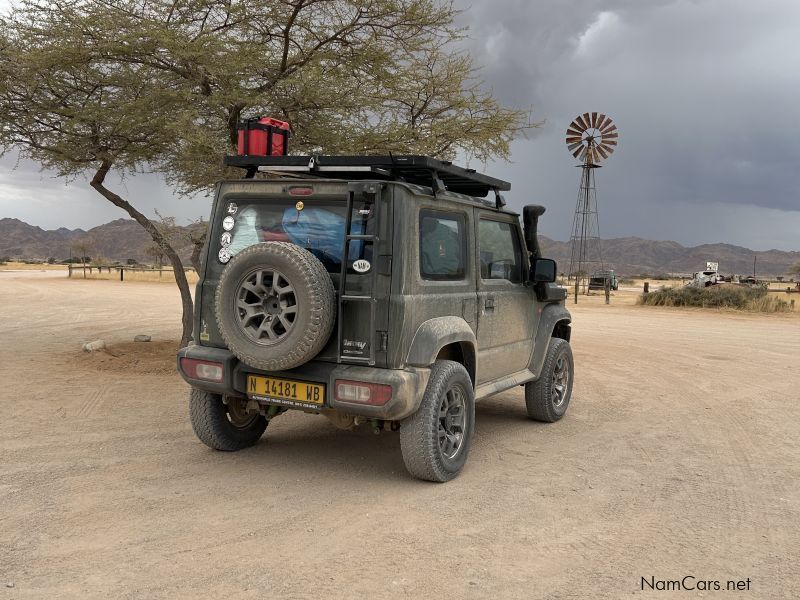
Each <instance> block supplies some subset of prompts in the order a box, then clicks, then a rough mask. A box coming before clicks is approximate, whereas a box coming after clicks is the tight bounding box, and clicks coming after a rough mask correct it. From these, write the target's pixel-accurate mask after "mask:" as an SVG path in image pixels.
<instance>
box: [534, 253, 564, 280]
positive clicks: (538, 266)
mask: <svg viewBox="0 0 800 600" xmlns="http://www.w3.org/2000/svg"><path fill="white" fill-rule="evenodd" d="M557 271H558V267H557V266H556V261H554V260H553V259H552V258H537V259H536V261H535V262H534V263H533V266H531V274H530V280H531V281H532V282H533V283H553V282H554V281H555V280H556V273H557Z"/></svg>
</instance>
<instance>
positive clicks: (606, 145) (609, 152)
mask: <svg viewBox="0 0 800 600" xmlns="http://www.w3.org/2000/svg"><path fill="white" fill-rule="evenodd" d="M600 147H601V148H602V149H603V150H605V151H606V152H608V154H609V155H610V154H611V153H612V152H614V146H609V145H608V144H601V145H600Z"/></svg>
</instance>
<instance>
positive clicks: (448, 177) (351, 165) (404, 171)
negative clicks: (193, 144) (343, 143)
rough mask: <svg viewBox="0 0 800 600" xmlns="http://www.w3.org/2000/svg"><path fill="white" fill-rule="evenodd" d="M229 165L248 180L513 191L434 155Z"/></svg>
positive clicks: (250, 160)
mask: <svg viewBox="0 0 800 600" xmlns="http://www.w3.org/2000/svg"><path fill="white" fill-rule="evenodd" d="M225 164H226V165H228V166H230V167H239V168H242V169H246V170H247V177H253V176H254V175H255V174H256V172H257V171H277V172H293V173H308V174H311V175H319V176H322V177H330V178H333V179H388V180H395V181H405V182H407V183H413V184H416V185H424V186H428V187H431V188H432V189H433V190H434V193H435V192H438V191H441V190H442V188H444V189H447V190H449V191H451V192H457V193H459V194H466V195H468V196H475V197H478V198H484V197H485V196H487V195H488V194H489V192H491V191H494V192H495V193H496V194H499V192H501V191H508V190H510V189H511V184H510V183H509V182H507V181H503V180H502V179H495V178H494V177H489V176H488V175H484V174H483V173H478V172H476V171H475V169H464V168H463V167H458V166H456V165H454V164H453V163H451V162H449V161H444V160H439V159H436V158H431V157H430V156H413V155H401V156H393V155H388V156H319V155H314V156H226V157H225Z"/></svg>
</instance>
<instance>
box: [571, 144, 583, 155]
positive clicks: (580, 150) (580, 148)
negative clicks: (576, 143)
mask: <svg viewBox="0 0 800 600" xmlns="http://www.w3.org/2000/svg"><path fill="white" fill-rule="evenodd" d="M584 150H586V148H585V147H584V145H583V144H580V147H579V148H578V149H577V150H575V152H573V153H572V156H574V157H575V158H578V155H579V154H581V153H582V152H583V151H584Z"/></svg>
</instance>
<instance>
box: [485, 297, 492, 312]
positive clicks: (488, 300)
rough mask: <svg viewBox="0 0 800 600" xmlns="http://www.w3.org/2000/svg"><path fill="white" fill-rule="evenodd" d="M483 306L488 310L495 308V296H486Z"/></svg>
mask: <svg viewBox="0 0 800 600" xmlns="http://www.w3.org/2000/svg"><path fill="white" fill-rule="evenodd" d="M483 308H485V309H486V310H494V298H486V300H485V301H484V303H483Z"/></svg>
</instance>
